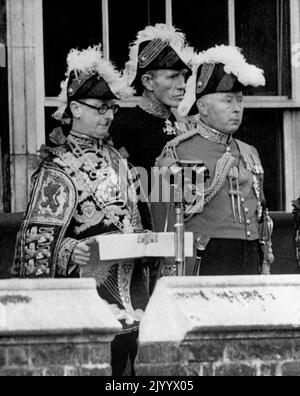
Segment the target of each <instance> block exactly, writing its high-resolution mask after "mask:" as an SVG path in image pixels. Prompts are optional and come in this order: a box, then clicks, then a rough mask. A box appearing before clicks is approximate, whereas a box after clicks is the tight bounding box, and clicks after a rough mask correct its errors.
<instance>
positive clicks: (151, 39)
mask: <svg viewBox="0 0 300 396" xmlns="http://www.w3.org/2000/svg"><path fill="white" fill-rule="evenodd" d="M193 54H194V52H193V49H192V48H191V47H189V46H188V45H187V42H186V39H185V35H184V34H183V33H181V32H179V31H178V30H176V29H175V28H174V27H172V26H168V25H166V24H160V23H159V24H156V25H155V26H147V27H146V28H145V29H144V30H142V31H140V32H139V33H138V34H137V39H136V41H135V42H134V43H132V44H131V46H130V54H129V57H130V59H129V61H128V62H127V64H126V67H125V74H126V76H127V78H128V81H129V82H130V84H131V85H132V86H133V87H134V88H135V89H136V90H137V93H138V95H141V94H142V92H143V90H144V88H143V85H142V82H141V77H142V76H143V75H144V74H145V73H146V72H147V71H149V70H162V69H169V70H183V69H188V70H190V74H191V69H190V67H189V62H190V61H191V59H192V57H193V56H192V55H193Z"/></svg>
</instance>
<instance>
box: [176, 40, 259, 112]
mask: <svg viewBox="0 0 300 396" xmlns="http://www.w3.org/2000/svg"><path fill="white" fill-rule="evenodd" d="M265 84H266V80H265V77H264V72H263V70H261V69H259V68H257V67H256V66H254V65H250V64H248V63H247V61H246V59H245V58H244V56H243V55H242V53H241V50H240V49H239V48H237V47H232V46H225V45H221V46H216V47H214V48H211V49H209V50H207V51H206V52H203V53H200V54H199V55H197V56H195V57H194V59H193V75H192V77H191V78H190V79H189V81H188V87H187V90H186V95H185V98H184V100H183V102H182V103H181V104H180V106H179V113H180V115H181V116H186V115H188V114H189V115H193V114H196V113H198V109H197V106H196V101H197V100H198V99H199V98H200V97H202V96H204V95H208V94H212V93H218V92H239V91H244V90H245V89H246V88H247V87H259V86H264V85H265Z"/></svg>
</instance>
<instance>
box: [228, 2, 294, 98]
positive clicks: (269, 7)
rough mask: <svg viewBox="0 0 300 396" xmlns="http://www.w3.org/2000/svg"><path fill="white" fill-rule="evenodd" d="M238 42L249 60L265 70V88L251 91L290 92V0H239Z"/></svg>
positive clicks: (266, 93) (261, 93) (272, 93)
mask: <svg viewBox="0 0 300 396" xmlns="http://www.w3.org/2000/svg"><path fill="white" fill-rule="evenodd" d="M236 36H237V45H238V46H239V47H241V48H242V49H243V53H244V55H245V56H246V57H247V59H248V61H249V62H251V63H254V64H255V65H257V66H259V67H261V68H262V69H264V70H265V74H266V78H267V85H266V87H262V88H258V89H255V90H249V92H248V94H260V95H271V96H272V95H280V96H290V94H291V80H290V76H291V65H290V17H289V2H288V1H287V0H263V1H261V0H242V1H240V0H237V1H236Z"/></svg>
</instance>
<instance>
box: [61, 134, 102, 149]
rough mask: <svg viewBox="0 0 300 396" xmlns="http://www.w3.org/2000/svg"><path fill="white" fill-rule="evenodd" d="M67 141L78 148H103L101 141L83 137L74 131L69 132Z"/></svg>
mask: <svg viewBox="0 0 300 396" xmlns="http://www.w3.org/2000/svg"><path fill="white" fill-rule="evenodd" d="M68 139H70V140H72V141H73V142H76V143H77V144H78V145H79V146H83V147H86V148H93V149H100V148H102V146H103V142H102V140H100V139H96V138H93V137H91V136H87V135H84V134H82V133H80V132H77V131H74V130H72V131H71V132H70V135H69V136H68Z"/></svg>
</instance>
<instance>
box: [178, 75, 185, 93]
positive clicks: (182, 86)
mask: <svg viewBox="0 0 300 396" xmlns="http://www.w3.org/2000/svg"><path fill="white" fill-rule="evenodd" d="M178 89H182V90H185V89H186V78H185V77H184V76H181V77H180V78H179V80H178Z"/></svg>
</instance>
